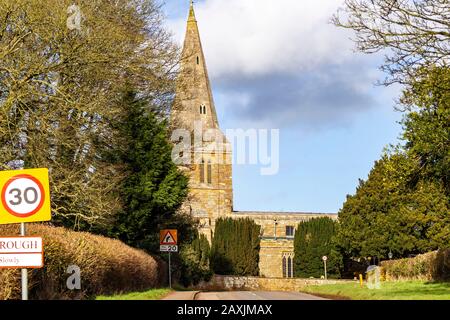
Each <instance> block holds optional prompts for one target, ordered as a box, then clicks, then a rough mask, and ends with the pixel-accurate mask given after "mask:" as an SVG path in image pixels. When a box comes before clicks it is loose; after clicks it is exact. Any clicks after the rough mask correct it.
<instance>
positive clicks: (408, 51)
mask: <svg viewBox="0 0 450 320" xmlns="http://www.w3.org/2000/svg"><path fill="white" fill-rule="evenodd" d="M332 22H333V23H334V24H335V25H336V26H339V27H344V28H347V29H352V30H353V31H354V32H355V38H354V41H355V42H356V45H357V50H359V51H361V52H364V53H369V54H370V53H375V52H380V51H383V52H386V53H385V63H384V64H383V66H382V67H381V69H382V70H383V71H385V72H386V73H387V74H388V75H389V76H388V77H387V78H386V79H385V81H384V83H385V84H391V83H394V82H398V83H410V82H411V81H413V80H414V79H415V78H416V77H417V76H418V73H419V72H420V70H425V69H426V68H428V67H430V66H437V67H448V65H449V64H450V1H449V0H345V3H344V7H343V8H341V9H339V10H338V12H337V13H336V14H335V15H334V16H333V18H332ZM386 49H387V50H386Z"/></svg>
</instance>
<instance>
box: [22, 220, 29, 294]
mask: <svg viewBox="0 0 450 320" xmlns="http://www.w3.org/2000/svg"><path fill="white" fill-rule="evenodd" d="M26 232H27V230H26V227H25V222H22V223H21V224H20V236H21V237H25V236H26ZM21 281H22V300H28V270H27V269H25V268H22V269H21Z"/></svg>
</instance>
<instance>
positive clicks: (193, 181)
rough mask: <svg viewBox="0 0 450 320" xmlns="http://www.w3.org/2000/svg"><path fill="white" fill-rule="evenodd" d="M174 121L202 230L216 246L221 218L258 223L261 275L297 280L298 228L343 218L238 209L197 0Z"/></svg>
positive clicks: (191, 206)
mask: <svg viewBox="0 0 450 320" xmlns="http://www.w3.org/2000/svg"><path fill="white" fill-rule="evenodd" d="M170 116H171V117H170V118H171V119H170V120H171V121H170V122H171V127H172V141H173V142H174V148H173V150H174V151H173V153H172V158H173V159H174V161H175V163H177V164H178V166H179V168H180V169H181V170H182V171H184V173H185V174H186V175H187V176H188V177H189V196H188V199H187V201H186V202H185V204H184V206H183V208H182V210H183V211H184V212H187V213H189V214H191V215H192V216H194V217H195V218H197V219H198V220H199V221H200V229H199V231H200V233H203V234H205V235H206V237H207V238H208V240H209V241H210V242H211V239H212V237H213V232H214V228H215V223H216V220H217V219H218V218H220V217H231V218H233V219H241V218H250V219H251V220H253V221H255V223H256V224H258V225H260V226H261V234H260V240H261V241H260V253H259V274H260V275H261V276H264V277H285V278H292V277H293V275H294V260H293V258H294V234H295V228H296V226H297V225H298V223H299V222H302V221H307V220H309V219H312V218H317V217H329V218H331V219H337V215H336V214H324V213H310V212H267V211H265V212H258V211H234V210H233V190H232V181H231V175H232V163H231V159H232V154H231V146H230V144H229V143H228V141H227V139H226V138H225V136H224V134H223V133H222V132H221V130H220V127H219V121H218V119H217V114H216V109H215V107H214V101H213V95H212V90H211V84H210V81H209V77H208V71H207V68H206V61H205V56H204V54H203V49H202V43H201V40H200V33H199V29H198V25H197V20H196V18H195V13H194V7H193V4H192V1H191V6H190V9H189V18H188V21H187V30H186V38H185V41H184V47H183V51H182V59H181V66H180V72H179V75H178V78H177V88H176V95H175V100H174V104H173V107H172V111H171V115H170Z"/></svg>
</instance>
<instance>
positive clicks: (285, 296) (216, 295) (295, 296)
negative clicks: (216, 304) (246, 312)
mask: <svg viewBox="0 0 450 320" xmlns="http://www.w3.org/2000/svg"><path fill="white" fill-rule="evenodd" d="M196 300H327V299H324V298H321V297H316V296H313V295H310V294H306V293H301V292H285V291H226V292H201V293H199V294H197V296H196Z"/></svg>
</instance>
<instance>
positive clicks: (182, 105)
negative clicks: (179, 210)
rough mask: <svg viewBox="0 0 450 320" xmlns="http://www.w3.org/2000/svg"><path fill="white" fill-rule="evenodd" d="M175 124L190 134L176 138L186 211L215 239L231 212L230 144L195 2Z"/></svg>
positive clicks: (190, 12)
mask: <svg viewBox="0 0 450 320" xmlns="http://www.w3.org/2000/svg"><path fill="white" fill-rule="evenodd" d="M171 126H172V130H173V132H176V131H174V130H177V129H178V130H179V129H182V131H183V130H184V131H185V132H187V133H188V134H187V135H186V134H185V135H184V136H183V135H182V134H179V135H178V134H175V136H174V135H173V136H172V139H174V138H175V140H177V142H178V143H179V144H178V146H180V145H181V144H183V145H184V146H185V148H184V149H183V151H178V157H179V158H180V159H183V164H182V165H180V168H181V169H182V170H183V171H184V172H185V174H187V175H188V176H189V178H190V183H189V189H190V192H189V197H188V200H187V202H186V203H185V205H184V207H183V210H184V211H187V212H189V213H190V214H192V215H193V216H194V217H196V218H198V219H199V221H200V224H201V225H200V230H199V231H200V232H201V233H203V234H205V235H206V237H207V238H208V240H209V241H211V237H212V233H213V231H214V227H215V220H216V219H218V218H219V217H225V216H230V215H231V213H232V205H233V199H232V197H233V192H232V181H231V176H232V165H231V146H230V144H229V143H228V141H227V140H226V138H225V135H224V134H223V133H222V132H221V131H220V128H219V122H218V119H217V114H216V109H215V107H214V100H213V95H212V90H211V84H210V81H209V77H208V71H207V68H206V62H205V56H204V54H203V49H202V43H201V40H200V33H199V29H198V25H197V20H196V18H195V13H194V7H193V4H192V2H191V6H190V10H189V18H188V21H187V30H186V37H185V41H184V47H183V51H182V60H181V69H180V72H179V76H178V79H177V89H176V96H175V101H174V104H173V107H172V111H171ZM176 150H178V149H176Z"/></svg>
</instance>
